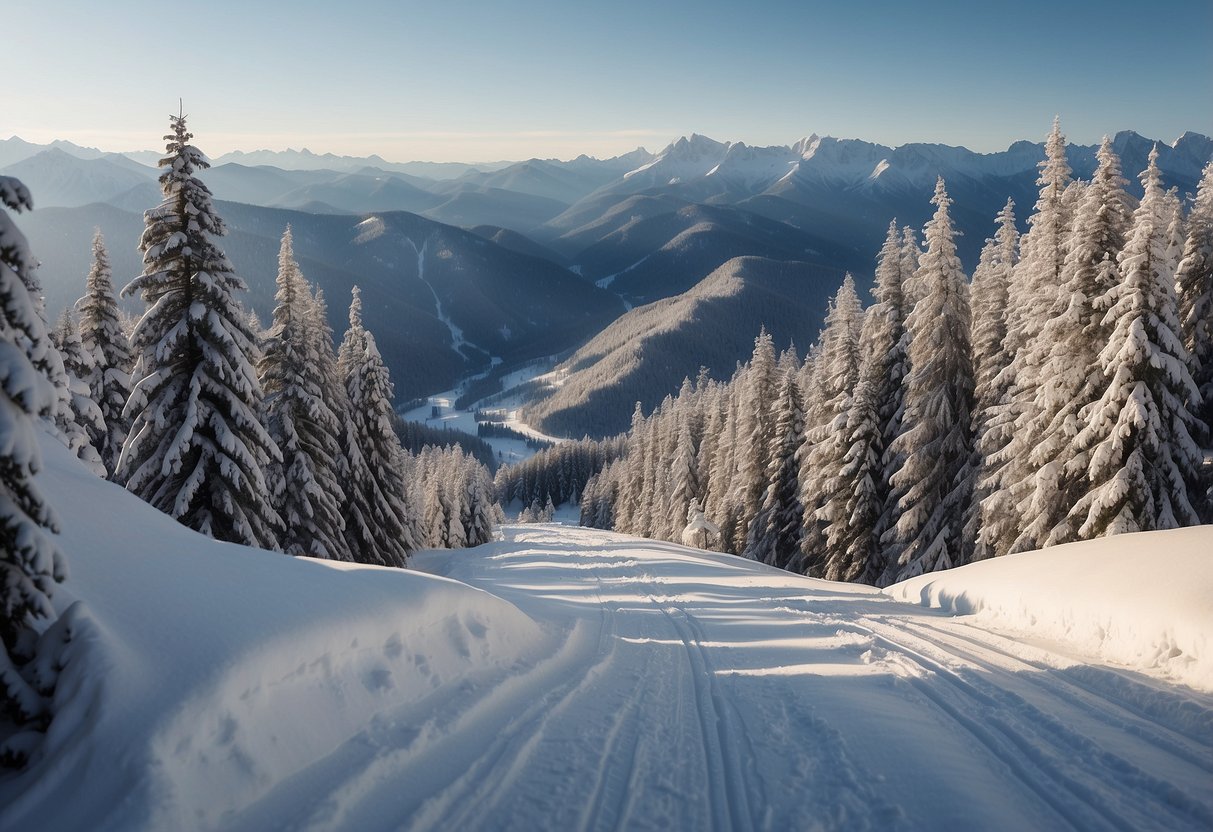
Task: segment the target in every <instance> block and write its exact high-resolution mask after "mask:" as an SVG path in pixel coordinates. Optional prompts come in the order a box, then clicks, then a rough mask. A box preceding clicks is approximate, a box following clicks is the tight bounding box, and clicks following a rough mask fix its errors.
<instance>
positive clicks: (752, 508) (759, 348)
mask: <svg viewBox="0 0 1213 832" xmlns="http://www.w3.org/2000/svg"><path fill="white" fill-rule="evenodd" d="M778 384H779V379H778V378H777V377H776V374H775V344H774V341H773V340H772V339H771V334H770V333H769V332H767V330H766V327H762V329H761V331H760V332H759V334H758V337H757V338H755V339H754V352H753V355H752V356H751V357H750V366H749V368H748V369H747V370H746V372H745V381H744V382H743V387H742V390H743V391H744V392H743V396H744V398H743V399H742V400H741V404H740V410H739V414H740V420H739V422H738V432H739V434H740V437H739V438H740V440H741V443H742V444H741V448H739V451H738V453H739V456H738V459H737V479H736V490H737V498H736V499H735V500H734V502H735V503H736V505H737V506H738V507H739V508H740V516H739V522H738V523H737V525H736V527H735V528H734V529H733V535H734V543H733V546H734V548H733V549H732V551H735V552H742V551H744V550H745V547H746V541H747V540H748V539H749V538H748V532H749V527H750V522H751V521H752V520H753V519H754V517H755V516H756V515H757V514H758V510H759V509H760V508H762V501H763V495H764V494H765V492H766V487H767V470H768V468H769V467H770V466H769V463H770V452H771V436H772V430H773V428H774V425H773V424H772V418H771V417H772V414H773V411H772V409H771V402H772V401H774V399H775V393H776V391H777V386H778ZM721 529H722V531H723V530H724V525H723V524H722V525H721Z"/></svg>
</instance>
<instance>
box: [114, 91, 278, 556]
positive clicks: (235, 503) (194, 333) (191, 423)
mask: <svg viewBox="0 0 1213 832" xmlns="http://www.w3.org/2000/svg"><path fill="white" fill-rule="evenodd" d="M170 124H171V130H172V132H170V133H169V134H168V135H167V136H165V139H166V140H167V142H168V146H167V154H166V156H165V157H164V158H163V159H161V160H160V167H161V170H162V172H161V174H160V187H161V190H162V191H163V193H164V201H163V202H161V203H160V205H159V206H158V207H156V208H153V209H152V210H150V211H148V212H146V213H145V214H144V223H145V226H146V227H145V229H144V231H143V237H142V239H141V240H140V242H139V248H140V250H141V251H142V252H143V273H142V274H140V275H139V276H138V277H136V278H135V279H134V280H132V281H131V282H130V283H129V284H128V285H127V286H126V288H125V289H123V293H124V294H133V293H135V292H138V293H140V294H141V295H142V297H143V299H144V300H145V301H146V302H147V305H148V308H147V311H145V312H144V314H143V317H141V318H140V319H139V322H138V323H137V324H136V325H135V330H134V334H133V337H132V339H131V346H132V348H133V349H134V351H135V354H136V359H135V369H134V373H133V379H134V384H133V387H132V390H131V397H130V399H129V401H128V402H127V405H126V409H125V411H124V413H125V414H126V416H127V417H129V418H130V422H131V429H130V435H129V436H128V437H127V440H126V443H125V444H124V445H123V448H122V454H121V456H120V458H119V461H118V477H119V478H120V479H121V480H123V481H125V483H126V487H127V488H128V489H129V490H130V491H131V492H133V493H134V494H137V495H138V496H140V497H142V498H143V499H144V500H145V501H146V502H148V503H150V504H151V505H153V506H155V507H156V508H158V509H160V510H161V511H163V512H164V513H165V514H168V515H169V516H170V517H173V518H176V519H177V520H178V521H180V522H181V523H183V524H185V525H187V526H189V527H190V528H192V529H195V530H196V531H199V532H202V533H203V534H206V535H209V536H211V537H214V538H216V539H218V540H227V541H231V542H234V543H242V544H245V545H248V546H263V547H266V548H271V549H272V548H276V547H277V541H278V534H279V532H280V530H281V528H282V520H281V519H280V518H279V517H278V514H277V512H275V511H274V508H273V505H272V504H271V502H270V496H269V488H268V485H267V483H266V479H265V471H264V465H265V462H266V461H267V460H280V459H281V455H280V454H279V452H278V448H277V446H276V445H275V444H274V441H273V439H271V438H270V436H269V434H268V433H267V432H266V430H265V427H264V426H263V425H262V423H261V420H260V418H259V416H258V403H259V402H260V400H261V385H260V384H259V383H258V382H257V373H256V370H255V369H254V367H253V364H252V363H251V362H250V355H252V354H253V353H254V352H255V349H256V348H255V345H254V343H253V335H252V333H251V332H250V331H249V328H248V317H247V313H246V312H245V311H244V309H243V308H241V306H240V304H239V302H237V300H236V293H237V292H242V291H245V288H246V287H245V284H244V281H243V280H242V279H241V278H240V277H238V276H237V275H236V273H235V271H234V270H233V268H232V265H231V263H230V262H229V261H228V259H227V257H226V256H225V255H224V253H223V252H222V251H221V250H220V249H219V248H218V246H216V244H215V242H214V240H213V238H215V237H219V236H222V235H223V234H224V233H225V231H226V229H225V227H224V224H223V220H222V219H220V218H219V215H218V214H216V213H215V210H214V208H213V206H212V205H211V192H210V190H209V189H208V188H207V187H206V185H204V184H203V183H202V182H201V181H200V180H199V179H198V178H197V177H196V176H195V172H196V171H198V170H200V169H205V168H207V167H209V163H208V162H207V161H206V158H205V157H204V156H203V154H202V151H200V150H199V149H198V148H196V147H194V146H193V145H191V144H190V143H189V141H190V139H191V138H193V135H192V134H191V133H189V132H188V131H187V129H186V120H185V116H184V115H176V116H171V117H170Z"/></svg>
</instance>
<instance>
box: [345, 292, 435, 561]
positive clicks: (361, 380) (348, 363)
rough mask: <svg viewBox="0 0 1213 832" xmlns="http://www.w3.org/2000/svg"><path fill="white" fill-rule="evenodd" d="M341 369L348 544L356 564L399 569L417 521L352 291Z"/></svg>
mask: <svg viewBox="0 0 1213 832" xmlns="http://www.w3.org/2000/svg"><path fill="white" fill-rule="evenodd" d="M339 366H340V369H341V370H342V372H343V373H344V374H345V391H346V395H347V396H348V397H349V403H350V405H349V406H350V417H351V418H350V422H351V424H352V428H353V430H352V437H350V441H349V442H348V447H349V448H352V449H354V450H355V451H356V453H357V456H358V458H359V459H358V460H356V461H355V463H354V466H353V470H351V472H350V477H351V478H350V480H349V481H347V482H346V483H344V486H345V491H346V496H347V503H349V504H352V505H351V506H350V510H348V511H346V512H345V519H346V540H347V541H348V543H349V547H350V551H351V552H352V554H353V557H354V559H355V560H357V561H359V562H361V563H376V564H382V565H384V566H398V567H403V566H404V565H405V560H406V559H407V557H408V554H409V552H411V551H413V550H414V549H416V548H417V542H416V538H415V532H414V528H415V525H416V521H415V519H414V518H413V517H412V516H411V512H412V510H411V508H410V507H409V505H408V504H407V503H406V502H405V483H404V478H403V477H402V475H401V470H400V466H401V456H402V455H403V454H404V450H403V449H402V448H401V447H400V440H399V439H398V438H397V436H396V431H395V429H394V428H393V426H392V417H393V411H392V396H393V389H392V382H391V380H390V379H389V378H388V369H387V366H386V365H384V363H383V358H382V357H381V356H380V355H379V348H378V347H377V346H376V345H375V336H374V335H372V334H371V333H370V332H369V331H367V329H366V327H364V326H363V325H362V297H361V293H360V292H359V291H358V287H357V286H355V287H354V291H353V298H352V300H351V302H350V326H349V329H347V330H346V333H345V338H344V340H343V341H342V342H341V349H340V351H339Z"/></svg>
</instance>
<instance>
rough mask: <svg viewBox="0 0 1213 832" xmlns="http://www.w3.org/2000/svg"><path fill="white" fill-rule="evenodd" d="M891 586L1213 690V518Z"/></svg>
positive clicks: (981, 619) (902, 596) (929, 602)
mask: <svg viewBox="0 0 1213 832" xmlns="http://www.w3.org/2000/svg"><path fill="white" fill-rule="evenodd" d="M885 592H886V593H887V594H889V595H891V596H892V597H894V598H896V599H898V600H901V601H908V602H911V603H915V604H922V605H923V606H930V607H938V608H942V609H944V610H947V611H950V612H952V613H955V614H957V615H972V616H974V618H975V619H976V621H977V623H979V624H981V625H982V626H988V627H992V628H998V629H1002V630H1006V631H1011V632H1014V633H1016V634H1019V635H1022V636H1025V637H1028V638H1031V639H1038V640H1041V641H1044V642H1048V643H1050V644H1051V646H1061V647H1062V649H1063V650H1066V649H1069V650H1070V651H1074V652H1079V653H1081V654H1082V655H1084V656H1086V657H1097V658H1099V659H1103V660H1106V661H1110V662H1113V663H1116V664H1121V665H1125V666H1127V667H1131V668H1134V669H1138V670H1145V671H1149V672H1152V673H1156V674H1158V675H1162V676H1164V677H1166V678H1169V679H1172V680H1174V681H1178V682H1182V683H1185V684H1188V685H1191V686H1193V687H1195V688H1199V689H1202V690H1206V691H1213V526H1197V527H1193V528H1187V529H1176V530H1173V531H1164V532H1140V533H1137V534H1124V535H1119V536H1116V537H1110V538H1104V539H1101V540H1091V541H1085V542H1082V543H1071V544H1067V545H1065V546H1057V547H1054V548H1051V549H1044V550H1041V551H1037V552H1024V553H1022V554H1017V555H1009V556H1007V557H1003V558H996V559H994V560H988V561H982V562H980V563H974V564H970V565H969V566H963V567H961V568H959V569H952V570H949V571H947V572H936V573H933V574H929V575H921V576H919V577H917V578H912V579H910V580H908V581H903V582H902V583H899V584H895V585H894V586H891V587H889V588H888V589H886V590H885Z"/></svg>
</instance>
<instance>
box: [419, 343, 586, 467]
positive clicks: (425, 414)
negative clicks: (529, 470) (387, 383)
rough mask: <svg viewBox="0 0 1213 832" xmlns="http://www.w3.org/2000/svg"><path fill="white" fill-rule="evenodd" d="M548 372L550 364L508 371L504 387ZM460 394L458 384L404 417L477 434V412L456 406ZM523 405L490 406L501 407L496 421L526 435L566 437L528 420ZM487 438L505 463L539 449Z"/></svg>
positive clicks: (549, 438)
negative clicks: (522, 412)
mask: <svg viewBox="0 0 1213 832" xmlns="http://www.w3.org/2000/svg"><path fill="white" fill-rule="evenodd" d="M545 373H547V374H548V375H550V371H549V369H548V366H547V365H545V364H532V365H529V366H527V367H525V368H523V369H521V370H517V371H515V372H513V373H510V374H509V375H507V376H506V377H505V378H504V380H503V385H504V389H506V390H509V389H511V388H513V387H517V386H518V385H520V384H525V383H526V382H528V381H531V380H532V379H536V378H543V377H545V376H544V375H543V374H545ZM459 394H460V390H459V389H458V388H457V389H455V390H448V391H446V392H444V393H437V394H435V395H433V396H430V397H428V398H427V399H426V403H425V404H423V405H421V406H419V407H415V408H413V409H412V410H409V411H407V412H404V413H401V414H400V418H402V419H404V420H405V421H408V422H420V423H422V424H425V425H428V426H430V427H435V428H444V427H445V428H449V429H450V430H461V431H463V432H464V433H470V434H471V435H472V436H475V435H476V417H475V413H474V412H473V411H472V410H460V409H458V408H456V407H455V400H456V399H457V398H459ZM519 405H520V403H519V402H516V401H509V400H507V401H504V402H502V403H500V404H494V405H493V406H492V407H490V408H489V409H491V410H500V411H501V418H500V419H498V420H496V421H499V422H501V423H503V424H504V425H505V426H506V427H508V428H512V429H513V430H515V431H517V432H518V433H521V434H522V435H523V436H529V437H531V438H532V439H538V440H540V441H543V442H551V443H552V444H554V445H555V444H559V443H561V442H564V441H566V440H565V439H564V438H563V437H559V436H550V435H548V434H546V433H544V432H542V431H539V430H536V429H535V428H532V427H531V426H530V425H528V424H526V423H524V422H523V421H522V420H521V419H520V418H519V416H518V408H519ZM434 407H437V408H438V409H439V415H438V416H437V417H436V418H435V417H434V416H433V415H432V414H433V408H434ZM484 441H485V442H487V443H489V445H491V446H492V447H493V450H495V451H496V452H497V454H498V458H499V459H500V460H501V462H502V463H504V464H513V463H517V462H522V461H523V460H525V459H529V458H530V457H532V456H534V455H535V453H536V451H535V449H534V448H531V447H529V446H528V445H527V444H526V442H525V441H523V440H521V439H505V438H501V437H496V436H486V437H484Z"/></svg>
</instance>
